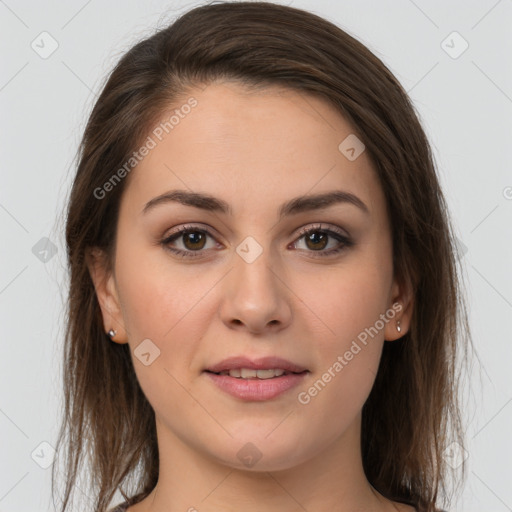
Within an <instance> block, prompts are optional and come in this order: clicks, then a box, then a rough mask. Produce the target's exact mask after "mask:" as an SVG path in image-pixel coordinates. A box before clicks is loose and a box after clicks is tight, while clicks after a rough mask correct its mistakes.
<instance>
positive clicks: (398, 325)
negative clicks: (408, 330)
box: [396, 320, 402, 332]
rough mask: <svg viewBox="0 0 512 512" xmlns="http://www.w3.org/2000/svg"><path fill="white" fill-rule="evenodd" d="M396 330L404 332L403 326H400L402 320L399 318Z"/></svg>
mask: <svg viewBox="0 0 512 512" xmlns="http://www.w3.org/2000/svg"><path fill="white" fill-rule="evenodd" d="M396 330H397V331H398V332H402V328H401V327H400V320H397V321H396Z"/></svg>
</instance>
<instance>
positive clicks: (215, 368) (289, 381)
mask: <svg viewBox="0 0 512 512" xmlns="http://www.w3.org/2000/svg"><path fill="white" fill-rule="evenodd" d="M204 373H206V374H207V376H208V377H210V380H211V382H213V383H214V384H215V385H216V386H217V387H218V388H219V389H220V390H222V391H224V392H226V393H228V394H229V395H231V396H234V397H236V398H239V399H241V400H244V401H263V400H269V399H272V398H275V397H277V396H279V395H281V394H284V393H285V392H286V391H288V390H290V389H291V388H293V387H295V386H297V385H298V384H299V383H300V382H302V380H303V378H304V377H305V376H306V375H307V374H308V373H310V371H309V370H308V369H306V368H304V367H302V366H299V365H298V364H295V363H292V362H290V361H287V360H285V359H282V358H278V357H265V358H261V359H257V360H251V359H248V358H246V357H244V356H240V357H232V358H229V359H225V360H224V361H221V362H220V363H217V364H214V365H212V366H210V367H209V368H206V369H205V370H204Z"/></svg>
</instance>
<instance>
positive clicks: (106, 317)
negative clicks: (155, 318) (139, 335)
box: [86, 247, 128, 344]
mask: <svg viewBox="0 0 512 512" xmlns="http://www.w3.org/2000/svg"><path fill="white" fill-rule="evenodd" d="M86 262H87V268H88V269H89V274H90V276H91V279H92V282H93V284H94V288H95V290H96V297H97V298H98V303H99V305H100V309H101V315H102V317H103V329H104V331H105V332H106V333H108V332H109V331H110V329H113V330H114V331H116V334H115V336H113V337H111V340H112V341H114V342H116V343H120V344H123V343H128V338H127V335H126V329H125V325H124V319H123V314H122V311H121V305H120V302H119V295H118V291H117V287H116V282H115V278H114V275H113V272H112V271H111V270H110V269H109V265H108V260H107V255H106V254H105V252H104V251H103V250H101V249H98V248H96V247H95V248H91V249H90V250H89V251H88V252H87V255H86Z"/></svg>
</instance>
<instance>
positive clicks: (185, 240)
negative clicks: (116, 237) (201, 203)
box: [160, 224, 354, 258]
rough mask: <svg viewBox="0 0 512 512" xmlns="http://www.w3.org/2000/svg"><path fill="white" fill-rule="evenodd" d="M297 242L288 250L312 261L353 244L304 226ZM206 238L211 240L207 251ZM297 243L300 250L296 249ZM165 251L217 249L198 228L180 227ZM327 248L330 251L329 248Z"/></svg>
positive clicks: (336, 232)
mask: <svg viewBox="0 0 512 512" xmlns="http://www.w3.org/2000/svg"><path fill="white" fill-rule="evenodd" d="M299 235H300V236H299V238H298V239H297V240H296V241H295V242H293V243H292V244H290V245H289V246H288V247H291V248H293V249H300V250H304V251H306V252H309V253H318V254H314V257H326V256H331V255H334V254H337V253H339V252H341V251H342V250H344V249H345V248H348V247H351V246H352V245H354V243H353V242H352V241H351V240H350V238H349V237H348V236H347V235H346V234H345V233H344V232H343V231H342V230H340V229H339V228H334V227H333V228H331V229H327V228H324V227H322V225H321V224H318V225H314V226H308V227H306V228H304V229H302V230H301V231H300V233H299ZM208 238H211V239H212V242H211V243H210V246H209V247H208V246H207V244H208ZM301 241H303V242H304V246H305V248H304V247H299V245H301ZM160 243H161V244H162V245H163V246H164V247H165V248H166V249H167V250H169V251H171V252H172V253H173V254H175V255H177V256H180V257H182V258H196V257H201V256H202V255H203V254H204V252H206V250H208V249H213V248H215V247H217V246H218V244H217V242H216V241H215V239H214V237H213V235H212V234H211V233H210V232H209V231H208V230H206V229H202V228H199V227H198V226H191V225H187V226H182V227H180V228H178V229H177V230H176V231H174V232H173V233H172V234H171V235H169V236H167V237H166V238H164V239H163V240H162V241H161V242H160ZM329 245H332V247H330V248H329Z"/></svg>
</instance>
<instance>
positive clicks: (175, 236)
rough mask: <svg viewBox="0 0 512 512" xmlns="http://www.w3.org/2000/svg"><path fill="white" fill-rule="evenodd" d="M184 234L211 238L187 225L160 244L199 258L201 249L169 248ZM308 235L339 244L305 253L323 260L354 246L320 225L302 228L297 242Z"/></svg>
mask: <svg viewBox="0 0 512 512" xmlns="http://www.w3.org/2000/svg"><path fill="white" fill-rule="evenodd" d="M186 233H202V234H205V235H208V236H210V237H212V238H213V235H212V234H211V233H210V232H209V231H208V230H205V229H201V228H199V227H197V226H193V225H187V226H182V227H181V228H179V229H178V230H177V231H175V232H174V233H173V234H172V235H170V236H168V237H166V238H164V239H163V240H162V241H161V242H160V243H161V244H162V245H163V246H164V247H165V248H166V249H167V250H169V251H171V252H172V253H173V254H175V255H176V256H179V257H181V258H197V257H201V253H202V252H204V250H202V249H199V250H197V251H183V250H181V249H176V248H174V247H170V246H169V244H170V243H171V242H173V241H174V240H176V239H178V238H179V237H180V236H183V235H184V234H186ZM310 233H323V234H327V235H329V236H331V237H332V238H335V239H337V240H338V242H340V243H341V245H340V246H338V247H335V248H333V249H328V250H322V251H313V250H309V251H307V252H312V253H318V256H315V257H320V258H324V257H328V256H331V255H334V254H338V253H339V252H341V251H343V250H344V249H346V248H349V247H352V246H353V245H354V242H353V241H352V240H350V239H349V238H348V237H347V236H346V235H344V234H343V233H342V232H341V231H337V230H334V229H325V228H322V225H321V224H318V225H315V226H310V227H307V228H303V229H302V230H301V231H300V232H299V235H298V238H297V241H298V240H300V239H301V238H303V237H305V236H306V235H309V234H310ZM293 243H296V242H293Z"/></svg>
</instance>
